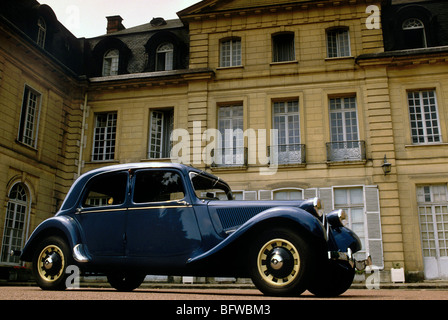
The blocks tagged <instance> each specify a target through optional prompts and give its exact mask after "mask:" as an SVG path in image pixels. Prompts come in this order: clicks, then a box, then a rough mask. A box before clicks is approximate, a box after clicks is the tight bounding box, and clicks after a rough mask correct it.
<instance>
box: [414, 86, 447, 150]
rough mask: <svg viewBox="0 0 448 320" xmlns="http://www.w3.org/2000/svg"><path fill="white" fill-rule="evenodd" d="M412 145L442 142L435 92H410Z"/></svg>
mask: <svg viewBox="0 0 448 320" xmlns="http://www.w3.org/2000/svg"><path fill="white" fill-rule="evenodd" d="M408 107H409V118H410V123H411V136H412V143H414V144H421V143H434V142H441V141H442V139H441V136H440V130H439V120H438V111H437V101H436V96H435V91H414V92H408Z"/></svg>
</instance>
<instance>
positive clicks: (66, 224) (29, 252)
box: [20, 216, 80, 262]
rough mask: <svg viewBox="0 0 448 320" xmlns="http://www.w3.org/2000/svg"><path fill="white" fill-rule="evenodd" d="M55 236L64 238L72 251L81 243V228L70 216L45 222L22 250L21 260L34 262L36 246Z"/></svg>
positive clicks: (56, 217) (58, 217)
mask: <svg viewBox="0 0 448 320" xmlns="http://www.w3.org/2000/svg"><path fill="white" fill-rule="evenodd" d="M53 235H58V236H63V237H64V238H65V239H66V240H67V242H68V243H67V244H68V245H69V247H70V248H71V249H72V250H73V248H74V247H75V246H76V245H77V244H78V243H79V242H80V241H79V240H80V235H79V228H78V226H77V223H76V221H75V220H74V219H73V218H72V217H70V216H55V217H52V218H49V219H47V220H45V221H43V222H42V223H41V224H40V225H38V226H37V228H36V229H35V230H34V231H33V233H32V234H31V236H30V237H29V239H28V240H27V242H26V244H25V246H24V247H23V249H22V252H21V255H20V260H22V261H29V262H30V261H32V259H33V254H34V250H35V248H36V246H37V245H38V244H39V243H40V242H41V241H42V239H44V238H45V237H49V236H53Z"/></svg>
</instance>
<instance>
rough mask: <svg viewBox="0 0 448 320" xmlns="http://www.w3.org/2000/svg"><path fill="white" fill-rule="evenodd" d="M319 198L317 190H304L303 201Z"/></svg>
mask: <svg viewBox="0 0 448 320" xmlns="http://www.w3.org/2000/svg"><path fill="white" fill-rule="evenodd" d="M316 196H317V189H316V188H311V189H305V190H303V199H305V200H306V199H310V198H315V197H316Z"/></svg>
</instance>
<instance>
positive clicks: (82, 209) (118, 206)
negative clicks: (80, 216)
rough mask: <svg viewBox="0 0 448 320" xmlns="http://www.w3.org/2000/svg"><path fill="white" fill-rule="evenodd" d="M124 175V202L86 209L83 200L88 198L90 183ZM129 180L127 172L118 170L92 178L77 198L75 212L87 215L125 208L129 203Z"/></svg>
mask: <svg viewBox="0 0 448 320" xmlns="http://www.w3.org/2000/svg"><path fill="white" fill-rule="evenodd" d="M120 174H123V175H126V190H125V192H124V201H123V202H122V203H119V204H111V205H103V206H92V207H88V206H85V200H86V198H87V196H88V193H89V191H90V186H91V184H92V183H94V182H95V180H97V179H100V178H102V177H105V176H112V175H120ZM129 181H130V178H129V171H128V170H120V171H113V172H102V173H99V174H97V175H94V176H92V177H91V178H90V179H89V180H88V181H87V182H86V183H85V184H84V187H83V189H82V192H81V197H80V198H79V201H78V205H77V211H78V212H83V213H88V212H93V211H108V210H117V209H118V210H122V209H123V208H126V207H127V206H128V203H129V200H128V198H129V191H130V184H129Z"/></svg>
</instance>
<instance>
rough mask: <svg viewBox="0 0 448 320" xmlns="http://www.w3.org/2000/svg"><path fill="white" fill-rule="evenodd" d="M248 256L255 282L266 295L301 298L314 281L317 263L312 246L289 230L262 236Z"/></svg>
mask: <svg viewBox="0 0 448 320" xmlns="http://www.w3.org/2000/svg"><path fill="white" fill-rule="evenodd" d="M249 256H250V258H249V259H250V262H249V265H250V273H251V278H252V281H253V282H254V284H255V286H256V287H257V288H258V289H259V290H260V291H261V292H263V293H264V294H266V295H274V296H295V295H300V294H301V293H302V292H303V291H305V289H306V288H307V285H308V281H309V279H310V278H312V277H313V272H314V271H313V264H314V259H313V258H312V254H311V251H310V248H309V246H308V245H307V243H306V242H305V241H304V240H303V238H302V237H301V236H299V235H298V234H297V233H295V232H293V231H291V230H289V229H286V228H276V229H272V230H269V231H265V232H264V233H262V234H261V235H260V236H259V237H258V239H257V240H256V241H255V243H254V244H253V246H252V249H251V252H250V254H249Z"/></svg>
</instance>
